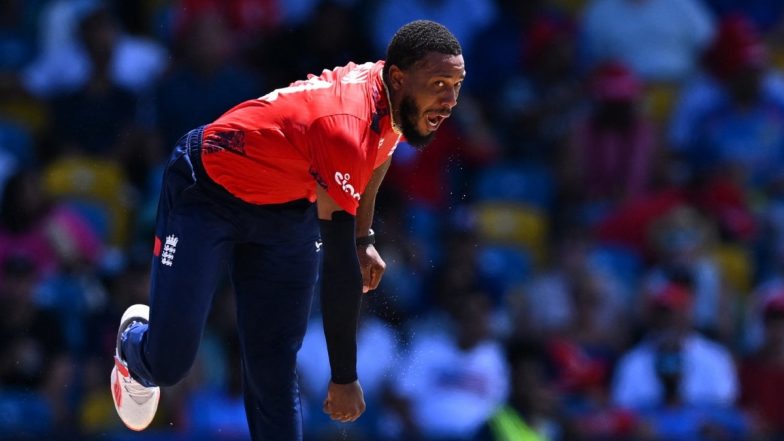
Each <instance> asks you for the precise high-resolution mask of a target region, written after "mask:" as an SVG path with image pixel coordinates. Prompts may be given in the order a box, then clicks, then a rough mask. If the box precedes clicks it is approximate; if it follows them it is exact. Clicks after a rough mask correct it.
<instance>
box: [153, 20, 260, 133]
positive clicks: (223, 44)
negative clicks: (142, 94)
mask: <svg viewBox="0 0 784 441" xmlns="http://www.w3.org/2000/svg"><path fill="white" fill-rule="evenodd" d="M188 26H189V28H188V30H187V34H182V35H183V37H182V38H180V39H179V40H178V44H179V45H180V48H179V49H180V50H179V51H178V58H177V60H176V61H175V63H174V64H173V66H172V69H171V71H170V72H169V73H168V74H167V75H166V76H165V78H163V79H162V80H161V81H160V83H159V84H158V87H157V89H156V94H155V100H156V114H157V126H158V127H159V129H160V130H161V132H162V133H163V142H164V144H165V145H174V144H175V142H176V141H177V139H178V138H179V137H180V136H182V135H183V134H185V132H187V131H188V130H190V128H191V127H195V126H198V125H201V124H206V123H207V122H209V121H213V120H214V119H216V118H217V117H218V116H220V115H221V114H222V113H223V112H224V111H226V109H229V108H231V107H233V106H234V104H236V103H238V102H241V101H244V100H247V99H251V98H254V97H256V96H258V95H259V90H261V89H260V88H259V84H258V82H257V79H256V78H255V76H254V75H252V74H251V73H250V72H249V71H247V70H245V69H244V68H243V67H242V66H240V65H239V64H238V63H237V59H236V52H235V51H236V49H237V48H236V47H235V43H236V41H235V40H234V39H233V38H232V37H233V34H232V33H231V31H230V29H229V28H228V26H227V24H226V22H224V21H223V19H222V18H221V17H220V16H217V15H210V14H204V15H199V16H197V17H193V18H192V19H190V20H189V21H188ZM194 91H199V92H198V93H193V92H194Z"/></svg>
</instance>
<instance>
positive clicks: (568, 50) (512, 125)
mask: <svg viewBox="0 0 784 441" xmlns="http://www.w3.org/2000/svg"><path fill="white" fill-rule="evenodd" d="M575 35H576V24H575V23H573V22H571V21H570V20H569V19H568V18H567V17H565V16H563V14H556V13H553V14H548V13H539V14H536V15H535V16H534V17H533V18H531V22H530V23H529V26H528V27H527V28H526V29H525V30H524V31H523V33H522V35H520V36H517V38H518V39H519V40H522V42H523V43H522V45H521V46H522V47H521V51H520V52H518V53H517V54H512V55H511V56H512V57H514V56H518V57H520V60H521V64H522V69H521V70H518V71H511V72H507V73H506V74H505V75H504V76H503V78H499V79H498V83H497V84H495V85H491V86H488V87H491V88H494V89H496V90H495V93H492V92H493V90H492V89H491V90H488V91H485V90H482V89H480V93H481V95H479V97H480V99H481V100H482V101H481V102H482V103H483V106H484V113H485V116H486V118H488V119H489V120H490V121H491V122H492V123H493V124H494V126H495V128H496V129H497V130H498V131H499V136H500V137H501V138H502V140H503V141H504V142H505V145H506V148H507V150H506V152H505V153H506V159H515V160H525V161H531V160H539V161H543V160H544V161H547V160H551V159H553V158H556V157H558V155H559V154H560V152H561V151H562V148H563V145H564V143H565V134H566V133H567V132H568V130H569V128H570V127H571V126H572V124H573V120H574V118H575V117H576V116H577V115H578V114H579V111H580V108H581V102H582V98H583V93H582V92H583V87H582V84H581V80H580V79H579V78H578V77H577V67H576V66H577V59H576V50H575V49H576V48H575V40H574V36H575ZM477 87H481V88H484V87H485V86H484V85H482V86H477ZM488 92H491V93H488Z"/></svg>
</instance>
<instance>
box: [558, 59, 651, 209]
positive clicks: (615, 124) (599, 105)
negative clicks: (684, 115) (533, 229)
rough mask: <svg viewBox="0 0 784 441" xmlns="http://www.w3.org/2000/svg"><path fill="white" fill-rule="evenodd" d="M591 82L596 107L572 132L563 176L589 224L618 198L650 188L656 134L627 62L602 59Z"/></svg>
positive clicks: (625, 197) (638, 194)
mask: <svg viewBox="0 0 784 441" xmlns="http://www.w3.org/2000/svg"><path fill="white" fill-rule="evenodd" d="M588 88H589V92H590V97H591V101H592V107H591V110H590V112H589V113H588V114H587V115H586V116H585V117H584V118H583V119H582V120H580V121H578V122H577V124H576V127H575V128H574V130H573V132H572V134H571V139H570V144H569V148H568V151H567V154H566V158H565V161H564V165H563V169H564V171H563V173H564V177H563V181H565V182H566V186H567V190H566V191H567V194H570V195H574V196H577V198H578V199H577V200H575V201H574V202H572V203H573V204H577V205H578V206H582V208H583V210H580V211H583V213H582V216H580V217H581V218H582V220H583V221H584V222H587V223H588V224H590V223H592V222H595V221H596V217H601V216H602V212H604V211H605V210H608V209H612V207H615V206H616V205H617V204H618V203H619V202H623V201H626V200H629V199H636V198H638V197H640V196H642V195H643V194H645V193H646V192H647V190H648V189H649V185H650V184H651V181H652V175H653V169H654V163H655V157H656V150H657V147H658V139H657V134H656V132H655V129H654V126H653V124H652V123H651V121H649V120H648V119H647V118H646V117H645V116H644V115H643V113H642V110H641V108H640V106H641V102H640V101H641V97H642V83H641V82H640V80H639V78H637V76H636V75H635V74H634V73H633V72H632V71H631V70H630V69H628V68H627V67H626V66H624V65H623V64H621V63H617V62H607V63H605V64H602V65H601V66H600V67H598V68H597V69H596V70H595V71H594V72H593V74H592V76H591V77H590V78H589V82H588Z"/></svg>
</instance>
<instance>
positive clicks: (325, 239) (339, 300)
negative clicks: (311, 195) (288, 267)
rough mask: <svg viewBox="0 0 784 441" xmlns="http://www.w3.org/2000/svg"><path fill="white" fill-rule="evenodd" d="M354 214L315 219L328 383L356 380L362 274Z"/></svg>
mask: <svg viewBox="0 0 784 441" xmlns="http://www.w3.org/2000/svg"><path fill="white" fill-rule="evenodd" d="M354 225H355V219H354V216H351V215H350V214H348V213H346V212H345V211H338V212H335V213H332V220H323V219H319V227H320V228H321V241H322V243H323V246H322V249H323V253H324V254H323V259H324V260H323V267H322V270H321V285H320V286H321V316H322V318H323V320H324V336H325V337H326V340H327V352H328V353H329V365H330V367H331V368H332V382H333V383H337V384H348V383H351V382H353V381H355V380H356V379H357V324H358V322H359V310H360V306H361V301H362V273H361V272H360V269H359V259H358V258H357V249H356V246H355V245H354Z"/></svg>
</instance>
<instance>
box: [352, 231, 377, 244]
mask: <svg viewBox="0 0 784 441" xmlns="http://www.w3.org/2000/svg"><path fill="white" fill-rule="evenodd" d="M368 231H369V232H368V235H367V236H363V237H357V240H356V242H357V246H358V247H366V246H368V245H375V243H376V233H375V232H374V231H373V229H372V228H371V229H369V230H368Z"/></svg>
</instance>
